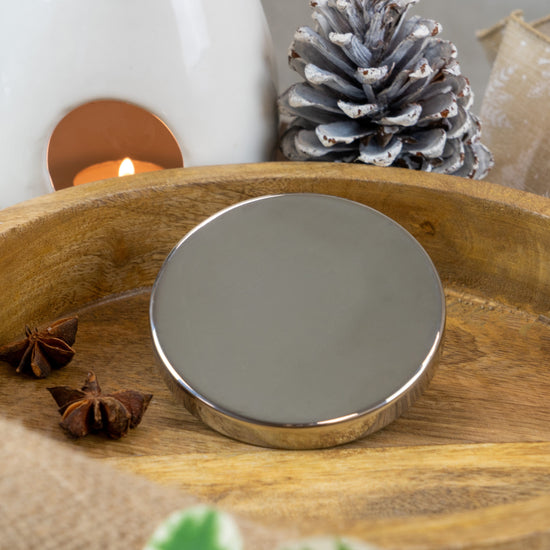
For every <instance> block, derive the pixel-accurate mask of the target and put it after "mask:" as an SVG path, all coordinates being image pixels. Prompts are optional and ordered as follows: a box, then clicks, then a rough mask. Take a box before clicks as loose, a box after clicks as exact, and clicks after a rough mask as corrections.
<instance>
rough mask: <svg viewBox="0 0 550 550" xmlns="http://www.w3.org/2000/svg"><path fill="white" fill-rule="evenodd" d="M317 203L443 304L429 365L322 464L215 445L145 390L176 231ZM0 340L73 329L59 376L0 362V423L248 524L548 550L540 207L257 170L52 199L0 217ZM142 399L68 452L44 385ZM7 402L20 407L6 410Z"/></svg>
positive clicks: (358, 179) (286, 167)
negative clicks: (412, 390) (56, 325)
mask: <svg viewBox="0 0 550 550" xmlns="http://www.w3.org/2000/svg"><path fill="white" fill-rule="evenodd" d="M281 192H318V193H327V194H334V195H339V196H342V197H347V198H350V199H353V200H356V201H359V202H362V203H365V204H368V205H370V206H372V207H374V208H376V209H378V210H380V211H382V212H384V213H386V214H387V215H389V216H391V217H392V218H393V219H395V220H396V221H398V222H399V223H401V224H402V225H403V226H405V228H406V229H408V230H409V231H410V232H411V233H412V234H413V235H415V236H416V237H417V238H418V239H419V240H420V242H421V243H422V244H423V245H424V247H425V248H426V249H427V251H428V253H429V254H430V255H431V257H432V259H433V260H434V262H435V264H436V266H437V268H438V270H439V272H440V274H441V277H442V279H443V281H444V285H445V289H446V298H447V307H448V321H447V338H446V347H445V352H444V355H443V361H442V364H441V366H440V368H439V370H438V372H437V373H436V375H435V377H434V379H433V382H432V384H431V386H430V388H429V389H428V391H427V392H426V393H425V394H424V395H423V396H422V397H421V398H420V400H419V401H418V402H417V404H416V405H415V406H414V407H413V408H412V409H411V410H410V411H409V412H407V413H406V414H405V415H404V416H403V417H401V418H400V419H399V420H397V421H396V422H394V423H393V424H391V425H390V426H388V427H387V428H386V429H384V430H383V431H381V432H379V433H377V434H375V435H373V436H370V437H368V438H365V439H362V440H360V441H357V442H355V443H352V444H348V445H346V446H344V447H339V448H335V449H329V450H323V451H308V452H296V451H274V450H269V449H263V448H259V447H253V446H249V445H246V444H242V443H238V442H236V441H232V440H230V439H227V438H225V437H223V436H221V435H218V434H217V433H215V432H213V431H211V430H210V429H208V428H206V427H205V426H203V425H202V424H201V423H200V422H199V421H197V420H195V419H194V418H193V417H192V416H191V415H190V414H188V413H187V412H186V411H185V410H183V409H182V408H181V407H179V406H178V405H177V404H176V403H175V402H174V401H173V399H172V397H171V395H170V394H169V392H168V390H167V389H166V388H165V386H164V384H163V382H162V381H161V379H160V376H159V375H158V374H157V372H156V370H155V367H154V361H153V354H152V348H151V343H150V338H149V328H148V311H147V308H148V299H149V289H150V286H151V284H152V283H153V281H154V279H155V277H156V274H157V272H158V270H159V268H160V266H161V263H162V262H163V260H164V258H165V257H166V255H167V253H168V252H169V250H170V249H171V248H172V247H173V246H174V245H175V244H176V242H177V241H178V240H179V239H180V238H181V237H182V236H183V235H184V234H185V233H186V232H187V231H188V230H189V229H191V228H192V227H193V226H195V225H196V224H197V223H199V222H200V221H202V220H204V219H205V218H206V217H208V216H209V215H211V214H213V213H214V212H216V211H218V210H220V209H221V208H224V207H226V206H228V205H231V204H234V203H236V202H239V201H241V200H244V199H247V198H249V197H253V196H259V195H266V194H273V193H281ZM0 274H1V275H0V277H1V288H2V291H1V302H0V319H1V323H0V342H1V343H4V342H7V341H10V340H12V339H13V338H15V337H16V336H18V335H20V334H21V332H22V329H23V327H24V325H25V324H30V325H40V324H42V323H46V322H48V321H50V320H54V319H56V318H58V317H60V316H62V315H65V314H67V313H70V312H75V311H76V312H78V314H79V316H80V328H79V333H78V336H77V342H76V344H75V348H76V350H77V354H76V357H75V359H74V361H73V362H72V363H71V365H69V366H68V367H66V368H64V369H61V370H60V371H56V372H55V373H54V375H52V377H51V378H49V379H48V380H39V381H34V380H33V381H31V380H27V379H25V378H22V377H20V376H17V375H15V374H14V371H13V369H12V368H11V367H8V366H6V365H0V373H1V382H0V415H3V416H6V417H10V418H18V419H22V420H23V422H24V423H25V425H27V426H28V427H30V428H32V429H35V430H38V431H40V432H43V433H46V434H47V435H48V436H50V437H51V438H53V439H56V440H59V441H60V442H62V443H63V444H64V445H68V446H73V447H76V448H79V449H81V450H83V451H85V452H86V453H87V454H89V455H91V456H94V457H98V458H102V459H104V460H106V461H107V462H109V463H112V464H114V465H115V466H116V467H119V468H122V469H124V470H130V471H133V472H138V473H140V474H143V475H145V476H147V477H149V478H152V479H154V480H156V481H158V482H161V483H165V484H169V485H173V486H177V487H180V488H181V489H183V490H184V491H186V492H188V493H192V494H194V495H197V496H199V497H201V498H204V499H206V500H208V501H211V502H214V503H217V504H219V505H221V506H224V507H226V508H229V509H230V510H232V511H234V512H238V513H241V514H243V515H245V516H247V517H249V518H253V519H254V520H257V521H259V522H262V523H265V524H270V523H271V522H273V521H274V520H278V521H282V522H283V523H285V522H288V524H289V525H290V524H292V525H294V526H296V525H299V528H300V530H302V531H303V533H304V534H309V533H312V532H317V531H319V530H321V531H323V532H331V531H332V532H340V533H342V532H343V533H346V534H348V535H352V536H356V537H359V538H361V539H364V540H366V541H370V542H372V543H373V544H377V545H379V546H381V547H384V548H395V549H397V548H398V549H413V548H414V549H417V548H506V549H508V548H522V549H526V548H548V547H550V370H549V361H548V358H549V355H550V201H549V200H547V199H544V198H541V197H538V196H534V195H529V194H525V193H521V192H518V191H514V190H511V189H507V188H504V187H501V186H497V185H493V184H489V183H480V182H471V181H468V180H463V179H459V178H454V177H445V176H438V175H432V174H425V173H416V172H410V171H402V170H396V169H376V168H368V167H364V166H347V165H346V166H342V165H337V164H299V163H270V164H258V165H246V166H221V167H210V168H196V169H178V170H169V171H163V172H156V173H152V174H143V175H140V176H134V177H129V178H125V179H124V180H123V181H121V180H111V181H106V182H99V183H96V184H88V185H85V186H81V187H78V188H74V189H67V190H64V191H60V192H57V193H55V194H51V195H48V196H44V197H40V198H38V199H34V200H31V201H28V202H26V203H22V204H20V205H17V206H14V207H11V208H8V209H5V210H3V211H2V212H0ZM92 368H93V369H94V370H95V371H96V373H97V375H98V378H99V380H100V382H103V385H104V386H105V387H106V388H107V389H109V388H112V389H115V388H123V387H131V388H136V389H142V390H147V391H151V392H152V393H154V395H155V397H154V399H153V401H152V404H151V406H150V409H149V411H148V412H147V414H146V416H145V418H144V420H143V422H142V424H141V425H140V426H139V428H138V429H136V430H134V431H132V432H131V433H130V434H129V435H128V436H127V437H126V438H124V439H122V440H120V441H109V440H105V439H103V438H101V437H88V438H85V439H83V440H80V441H76V442H74V441H70V440H68V439H67V438H66V437H65V435H64V434H63V433H62V431H61V429H60V428H59V427H58V421H59V416H58V413H57V411H56V407H55V405H54V403H53V401H52V399H51V397H50V396H49V394H48V392H46V391H45V388H46V387H48V386H51V385H58V384H71V385H74V384H75V383H77V384H78V383H80V381H81V380H83V379H84V377H85V374H86V372H87V371H88V370H89V369H92ZM22 404H24V406H22Z"/></svg>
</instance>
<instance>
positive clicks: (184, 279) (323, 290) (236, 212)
mask: <svg viewBox="0 0 550 550" xmlns="http://www.w3.org/2000/svg"><path fill="white" fill-rule="evenodd" d="M444 318H445V306H444V297H443V293H442V287H441V283H440V280H439V277H438V274H437V272H436V270H435V268H434V266H433V264H432V262H431V260H430V259H429V257H428V255H427V254H426V252H425V251H424V250H423V249H422V247H421V246H420V245H419V244H418V242H417V241H416V240H415V239H414V238H413V237H412V236H411V235H410V234H409V233H408V232H406V231H405V230H404V229H403V228H402V227H401V226H399V225H397V224H396V223H395V222H393V221H392V220H390V219H389V218H387V217H386V216H384V215H382V214H380V213H379V212H377V211H375V210H372V209H370V208H368V207H366V206H364V205H362V204H359V203H356V202H352V201H349V200H346V199H341V198H337V197H333V196H328V195H317V194H289V195H277V196H271V197H262V198H259V199H253V200H250V201H247V202H244V203H240V204H238V205H236V206H233V207H231V208H229V209H227V210H225V211H222V212H221V213H219V214H217V215H215V216H213V217H212V218H210V219H209V220H207V221H206V222H204V223H203V224H201V225H200V226H198V227H197V228H195V229H194V230H193V231H191V232H190V233H189V234H188V235H186V236H185V237H184V239H183V240H182V241H181V242H180V243H179V244H178V246H177V247H176V248H175V249H174V250H173V251H172V253H171V254H170V256H169V257H168V259H167V260H166V262H165V264H164V266H163V268H162V270H161V272H160V273H159V276H158V278H157V281H156V283H155V286H154V289H153V294H152V298H151V325H152V332H153V339H154V343H155V348H156V351H157V354H158V356H159V359H160V363H161V368H162V369H163V371H164V374H165V376H166V378H167V380H168V382H169V385H170V387H172V388H173V389H174V390H175V391H176V393H178V392H180V391H181V392H183V393H184V396H183V397H182V399H183V401H184V403H185V404H186V406H188V408H189V409H190V410H192V411H193V412H194V413H195V414H197V415H198V416H200V417H201V418H202V419H203V420H205V421H206V422H207V423H209V424H210V425H211V426H212V427H214V428H216V429H218V430H219V431H222V432H223V433H226V434H228V435H231V436H233V437H237V438H238V439H243V440H245V441H250V442H253V443H260V444H267V445H274V446H283V447H289V446H290V447H302V446H303V447H316V446H326V445H325V444H324V443H321V442H319V443H318V444H317V443H316V442H315V437H314V436H311V435H310V436H308V437H306V439H307V440H308V443H304V444H303V445H302V444H301V443H300V438H303V435H304V434H305V433H306V432H305V431H302V433H301V434H300V433H299V431H300V428H305V427H310V428H312V427H320V426H322V425H331V431H332V432H334V430H335V429H336V431H338V430H337V428H338V425H339V424H341V432H342V438H344V439H345V438H347V439H350V438H354V437H357V436H359V435H361V433H359V432H368V431H372V429H373V428H372V426H373V425H376V429H378V428H379V427H381V426H382V425H384V424H387V423H388V422H389V421H391V420H393V418H395V417H396V416H397V415H398V414H399V413H400V412H401V411H402V410H403V409H404V408H406V407H407V406H408V405H409V404H410V402H412V398H413V397H416V396H417V394H418V393H419V391H421V390H423V389H424V387H425V385H426V384H427V381H428V380H429V378H430V377H431V373H432V372H431V371H432V369H433V364H434V362H435V359H436V357H437V355H438V351H439V345H440V343H441V339H442V334H443V328H444ZM415 385H418V388H416V390H419V391H414V392H413V391H412V390H414V389H415V388H414V387H415ZM410 392H412V393H414V396H413V395H412V393H411V395H410V396H409V398H407V399H404V398H405V397H406V396H407V394H408V393H410ZM397 403H400V406H399V407H397V408H396V410H392V409H391V406H392V404H397ZM388 407H389V409H388ZM397 409H399V410H397ZM382 411H384V419H382V420H381V419H379V418H378V419H375V416H376V415H377V414H381V412H382ZM361 417H362V418H363V425H362V427H361V429H358V430H355V431H354V430H351V432H350V430H349V428H350V426H349V422H350V421H353V420H354V419H357V418H361ZM368 417H371V418H370V420H368V421H367V420H366V419H367V418H368ZM213 418H214V420H212V419H213ZM233 421H234V422H235V423H236V424H235V426H234V428H235V429H234V430H233V429H231V428H227V427H226V426H227V425H229V426H231V424H232V422H233ZM377 424H378V425H377ZM247 428H251V433H252V432H253V433H254V434H258V433H260V434H262V430H263V432H265V433H268V432H269V433H270V434H273V429H272V428H278V429H279V430H280V431H279V436H276V435H273V438H274V440H273V441H271V439H270V437H271V435H270V436H269V437H268V438H267V439H268V441H267V440H266V441H262V440H261V436H259V439H258V437H256V435H254V436H250V434H248V431H247ZM293 429H294V430H295V431H294V432H292V430H293ZM270 430H271V431H270ZM281 430H282V431H281ZM352 432H353V434H352ZM356 432H357V433H356ZM243 433H244V435H242V434H243ZM319 433H320V432H319ZM247 434H248V435H247ZM294 434H295V435H294ZM346 434H347V435H346ZM312 437H313V440H311V438H312ZM344 439H342V441H340V440H338V441H336V443H338V442H343V440H344ZM310 440H311V441H312V442H311V443H310V442H309V441H310ZM278 441H280V444H279V443H278ZM288 441H291V443H288ZM327 445H328V443H327Z"/></svg>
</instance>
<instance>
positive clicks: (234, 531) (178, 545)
mask: <svg viewBox="0 0 550 550" xmlns="http://www.w3.org/2000/svg"><path fill="white" fill-rule="evenodd" d="M145 550H243V543H242V539H241V535H240V533H239V528H238V527H237V524H236V523H235V521H234V520H233V518H232V517H231V516H229V515H228V514H224V513H222V512H220V511H218V510H216V509H215V508H210V507H207V506H197V507H194V508H188V509H186V510H182V511H179V512H175V513H174V514H172V515H171V516H170V517H169V518H168V519H167V520H166V521H165V522H163V523H162V524H161V525H160V526H159V527H158V529H157V530H156V531H155V532H154V533H153V536H152V537H151V539H150V540H149V542H148V543H147V545H146V547H145Z"/></svg>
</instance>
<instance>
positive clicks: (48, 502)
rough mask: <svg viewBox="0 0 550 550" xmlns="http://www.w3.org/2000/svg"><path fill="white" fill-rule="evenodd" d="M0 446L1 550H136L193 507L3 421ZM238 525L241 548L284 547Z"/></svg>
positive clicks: (265, 533)
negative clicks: (168, 521)
mask: <svg viewBox="0 0 550 550" xmlns="http://www.w3.org/2000/svg"><path fill="white" fill-rule="evenodd" d="M0 441H1V442H2V443H1V444H0V548H6V549H7V548H9V549H10V550H29V549H30V548H40V549H41V550H69V549H70V550H74V549H76V548H85V549H86V550H96V549H97V550H100V549H101V550H105V549H109V550H118V549H120V550H129V549H137V550H139V549H140V548H143V547H144V546H145V543H146V542H147V540H148V539H149V537H150V536H151V535H152V534H153V532H154V530H155V529H156V528H157V527H158V525H159V524H160V523H161V522H162V521H163V520H165V519H166V517H167V516H169V515H170V514H171V513H172V512H174V511H175V510H178V509H182V508H187V507H188V506H191V505H194V504H196V501H195V499H194V498H193V497H190V496H188V495H185V494H183V493H182V492H180V491H177V490H175V489H170V488H167V487H162V486H160V485H158V484H155V483H152V482H151V481H149V480H147V479H145V478H141V477H138V476H135V475H130V474H128V473H126V472H121V471H118V470H115V469H113V468H111V467H110V466H108V465H107V464H105V463H102V462H101V461H100V460H97V459H92V458H89V457H87V456H84V455H83V454H82V453H80V452H79V451H76V450H75V449H74V448H72V447H71V442H70V441H67V443H66V444H62V443H59V442H56V441H53V440H51V439H49V438H48V437H46V436H44V435H42V434H38V433H35V432H33V431H31V430H29V429H27V428H25V427H23V426H22V425H21V424H19V423H16V422H14V421H11V420H6V419H4V418H0ZM235 519H236V521H237V523H238V527H239V529H240V531H241V534H242V536H243V540H244V544H245V548H254V549H255V550H268V549H269V550H273V548H274V547H276V545H277V544H278V543H280V542H281V540H280V539H281V537H282V533H279V531H278V530H275V529H272V530H268V529H266V528H263V527H261V526H258V525H256V524H253V523H251V522H248V521H244V520H241V519H239V518H235ZM287 536H288V533H287Z"/></svg>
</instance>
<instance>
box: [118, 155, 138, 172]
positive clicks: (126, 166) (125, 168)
mask: <svg viewBox="0 0 550 550" xmlns="http://www.w3.org/2000/svg"><path fill="white" fill-rule="evenodd" d="M135 173H136V170H135V168H134V163H133V162H132V160H131V159H130V158H129V157H126V158H125V159H124V160H123V161H122V162H121V163H120V168H119V169H118V176H119V177H122V176H132V175H133V174H135Z"/></svg>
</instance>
